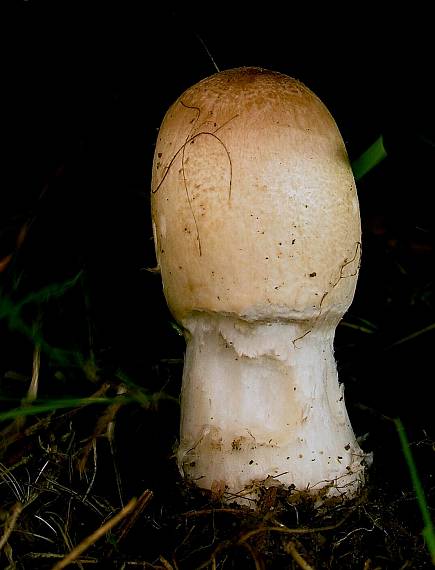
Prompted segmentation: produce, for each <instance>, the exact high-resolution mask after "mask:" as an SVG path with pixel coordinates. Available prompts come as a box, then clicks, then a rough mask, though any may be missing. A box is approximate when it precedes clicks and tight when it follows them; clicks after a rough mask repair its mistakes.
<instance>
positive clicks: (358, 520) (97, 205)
mask: <svg viewBox="0 0 435 570" xmlns="http://www.w3.org/2000/svg"><path fill="white" fill-rule="evenodd" d="M60 5H61V3H53V4H50V3H46V4H44V5H42V4H39V5H38V4H37V3H36V2H31V1H30V2H24V3H22V4H20V5H19V6H18V8H17V12H16V14H15V16H14V19H12V20H11V22H10V26H11V30H12V31H13V36H14V38H15V43H13V44H11V54H10V58H9V66H8V69H7V71H6V72H5V73H6V76H7V79H8V81H7V82H6V84H7V85H8V89H7V95H8V101H9V102H8V103H7V105H6V107H5V108H6V109H7V110H8V114H9V118H11V125H10V127H9V128H8V129H7V130H6V131H5V133H6V134H4V137H5V141H7V145H3V146H4V147H5V146H7V148H8V151H7V152H8V153H9V154H8V157H7V159H8V160H7V164H6V169H5V171H4V173H3V175H4V188H5V191H4V194H3V195H2V200H3V203H2V207H1V209H0V278H1V281H0V317H1V320H0V347H1V352H0V396H1V402H0V413H1V414H3V415H0V420H1V423H0V429H1V432H0V568H5V569H8V570H13V569H17V570H21V569H37V570H39V569H41V570H42V569H45V568H53V567H55V564H57V563H58V564H59V565H58V566H57V567H58V568H61V567H62V566H61V561H62V560H63V558H64V557H65V556H66V555H67V554H68V553H69V552H70V551H71V550H72V549H73V548H74V547H75V546H77V545H78V544H80V543H81V542H82V541H84V540H88V543H87V545H86V546H87V547H86V549H84V550H83V552H81V553H79V554H78V555H77V557H76V558H75V560H74V562H73V563H74V564H75V565H76V566H77V567H79V568H80V567H81V568H87V567H89V568H102V569H110V568H114V569H115V568H116V569H124V568H125V569H127V568H161V569H165V570H168V569H174V570H176V569H180V570H181V569H189V570H190V569H195V570H196V569H199V568H209V569H215V568H228V569H229V568H234V569H244V568H256V569H262V568H271V569H275V568H276V569H278V568H279V569H281V568H294V569H296V568H305V570H307V569H309V568H315V569H323V568H325V569H361V570H375V569H382V570H390V569H391V570H399V569H405V568H407V569H413V570H414V569H415V570H417V569H423V568H430V567H432V563H431V557H430V553H429V549H428V547H427V545H426V543H425V540H424V537H423V535H422V531H423V528H424V526H425V524H424V521H423V518H422V514H421V512H420V509H419V502H418V500H417V496H416V492H415V489H414V487H413V485H412V482H411V477H410V472H409V468H408V465H407V462H406V460H405V456H404V453H403V449H402V447H401V444H400V441H399V437H398V433H397V429H396V426H395V423H394V420H395V419H396V418H400V419H401V420H402V422H403V424H404V426H405V430H406V433H407V435H408V439H409V441H410V449H411V452H412V454H413V457H414V460H415V464H416V468H417V473H418V475H419V478H420V480H421V483H422V487H423V490H424V494H425V497H426V500H427V503H428V508H429V513H430V516H431V517H432V520H433V519H434V508H435V483H434V476H435V429H434V414H433V397H432V395H431V382H432V373H431V370H432V359H431V357H432V350H433V348H432V347H433V342H434V330H435V328H434V325H433V323H434V322H435V314H434V313H435V299H434V281H433V267H434V220H433V198H432V194H433V172H432V169H431V168H430V167H431V166H432V161H433V157H434V155H433V143H432V142H431V141H433V140H434V138H435V135H434V116H433V112H432V111H431V108H432V105H431V104H430V102H431V101H432V99H433V93H432V91H431V86H430V85H429V84H428V80H427V77H426V75H427V74H426V72H425V69H426V63H425V62H426V61H427V57H428V53H430V52H429V51H428V50H427V49H426V47H427V46H425V45H423V43H422V41H423V40H421V37H423V38H424V34H422V35H421V37H420V36H419V39H420V40H421V41H415V42H414V43H413V45H412V48H411V47H409V46H408V48H409V49H408V48H407V49H404V48H403V47H402V45H401V44H400V43H395V42H394V38H393V40H391V38H389V41H387V40H386V39H385V37H384V36H382V35H380V36H377V37H381V36H382V37H384V40H383V42H382V43H377V44H376V45H373V44H370V45H367V43H366V42H364V43H363V44H358V39H360V40H361V41H362V40H363V39H364V38H365V37H366V35H365V34H366V33H367V28H365V31H364V32H360V33H359V32H357V31H355V35H354V36H353V40H352V43H351V44H349V45H347V50H348V52H347V56H348V58H347V60H346V61H345V58H343V57H342V50H343V45H342V43H341V42H337V44H335V43H334V42H326V39H327V38H329V32H328V34H326V33H325V30H323V35H322V34H320V35H317V36H316V37H317V38H318V40H319V41H320V42H321V39H322V38H324V39H325V42H326V43H321V46H322V49H317V48H316V49H314V48H313V49H312V50H311V51H309V50H306V49H305V50H304V51H303V52H301V50H300V45H301V43H300V42H301V41H302V37H301V35H298V34H297V33H296V32H294V30H293V33H289V29H288V27H287V26H284V25H283V23H282V22H281V19H282V18H281V17H280V16H279V15H277V14H272V13H269V12H267V13H266V14H264V13H260V12H255V11H254V13H253V14H251V16H250V17H249V18H248V16H246V14H243V13H239V14H235V13H233V12H232V13H231V14H232V16H231V18H230V20H228V12H225V11H223V10H222V9H217V10H216V14H215V15H214V19H213V25H212V24H211V23H210V19H209V18H208V17H205V16H201V13H200V12H198V11H197V10H195V9H193V8H190V9H189V8H188V7H186V9H185V10H183V11H182V12H180V8H178V9H174V10H171V9H170V8H164V7H162V8H160V9H156V12H155V13H154V12H153V13H151V11H145V14H139V12H138V11H137V12H136V11H135V10H132V11H129V10H128V9H127V8H126V7H125V6H124V5H123V6H124V7H123V8H121V7H120V6H121V4H119V5H118V6H117V8H116V9H115V8H108V7H106V8H105V9H104V10H103V11H96V12H95V13H91V11H90V10H89V8H84V7H76V8H74V9H67V8H66V7H65V6H66V4H65V5H63V6H62V7H59V6H60ZM162 22H164V23H165V29H164V32H163V31H162ZM180 22H181V24H183V25H182V26H181V25H180ZM370 24H372V22H370ZM377 25H378V26H379V28H381V27H382V25H381V24H380V23H378V24H377ZM260 28H261V30H263V31H262V32H261V33H260ZM321 28H322V27H321V26H319V29H320V30H321ZM379 28H378V31H379ZM223 29H225V37H224V38H223V37H222V30H223ZM328 29H329V28H328ZM264 30H266V31H264ZM290 31H291V30H290ZM369 31H370V34H372V35H373V34H375V32H376V29H372V28H370V30H369ZM381 31H384V29H382V30H381ZM370 34H369V35H370ZM375 35H376V34H375ZM198 36H199V37H200V39H198ZM259 38H260V39H259ZM391 41H392V43H391ZM204 44H205V45H206V47H207V49H208V50H209V51H210V52H211V55H212V56H213V58H214V59H215V60H216V62H217V63H218V64H219V65H220V67H221V68H229V67H236V66H239V65H260V66H264V67H268V68H273V69H276V70H278V71H282V72H283V73H287V74H289V75H293V76H296V77H298V78H299V79H301V80H302V81H304V82H305V83H307V84H308V85H309V86H310V87H311V88H312V89H313V90H314V91H315V92H316V93H317V94H318V95H319V96H320V97H321V99H322V100H324V102H325V103H326V104H327V105H328V107H329V109H330V110H331V112H332V114H333V116H334V117H335V118H336V120H337V123H338V125H339V127H340V130H341V132H342V134H343V137H344V139H345V142H346V145H347V148H348V151H349V155H350V158H351V160H353V159H355V158H357V157H358V156H359V154H360V153H361V152H362V151H363V150H365V149H366V148H367V147H368V146H369V145H370V144H371V143H372V142H374V140H376V138H377V137H378V136H379V134H380V133H383V134H384V142H385V146H386V148H387V150H388V158H387V159H386V160H384V161H383V162H382V163H381V164H380V165H378V166H377V167H376V168H375V169H373V171H371V172H370V173H369V174H367V175H366V176H365V177H364V178H363V179H362V180H361V181H360V182H359V183H358V194H359V200H360V207H361V218H362V225H363V258H362V265H361V272H360V278H359V282H358V288H357V293H356V296H355V300H354V303H353V305H352V307H351V309H350V310H349V312H348V313H347V314H346V316H345V318H344V320H343V322H342V323H341V324H340V325H339V327H338V329H337V336H336V342H335V352H336V359H337V363H338V368H339V377H340V380H341V381H342V382H343V383H344V385H345V396H346V403H347V408H348V412H349V415H350V418H351V422H352V425H353V427H354V431H355V433H356V434H357V436H358V437H359V439H360V442H361V446H362V447H363V449H364V450H365V451H366V452H372V453H373V464H372V466H371V467H370V468H369V469H368V480H367V484H366V486H365V488H364V489H363V491H362V492H361V494H360V496H358V497H357V498H356V499H354V500H353V501H350V502H341V501H338V500H335V501H333V502H329V503H326V504H325V505H323V507H322V508H320V509H319V508H315V507H314V505H313V502H312V499H310V497H307V496H304V495H303V494H301V493H298V492H296V491H294V490H282V489H278V488H276V487H271V488H270V489H268V490H265V491H264V492H263V495H262V497H261V500H260V501H259V505H258V508H257V510H247V509H243V508H241V507H238V506H237V505H235V504H224V503H222V501H221V500H220V499H219V497H212V496H210V494H207V493H205V492H203V491H201V490H199V489H196V488H193V487H191V486H189V485H188V484H186V482H185V481H183V480H182V478H181V476H180V474H179V472H178V469H177V467H176V462H175V458H174V452H175V450H176V446H177V438H178V425H179V406H178V396H179V392H180V386H181V375H182V365H183V354H184V340H183V338H182V337H181V336H180V335H179V333H178V331H177V327H176V325H175V323H174V322H173V319H172V317H171V315H170V313H169V312H168V310H167V308H166V304H165V300H164V297H163V293H162V288H161V281H160V276H159V275H158V274H156V273H154V272H152V271H149V270H148V268H152V267H154V266H155V258H154V251H153V243H152V229H151V223H150V214H149V188H150V172H151V163H152V155H153V145H154V142H155V138H156V129H157V128H158V126H159V124H160V122H161V120H162V118H163V115H164V113H165V111H166V109H167V107H168V106H169V105H170V104H171V103H172V102H173V101H174V100H175V99H176V98H177V97H178V96H179V95H180V94H181V92H182V91H183V90H184V89H185V88H187V87H188V86H189V85H191V84H193V83H195V82H196V81H198V80H200V79H202V78H203V77H205V76H207V75H210V74H211V73H213V71H214V68H213V63H212V61H211V57H210V55H209V54H207V50H205V49H204ZM304 45H305V44H304ZM358 45H359V46H360V47H358ZM180 46H182V48H180ZM379 53H382V54H383V56H384V57H383V58H379V57H378V54H379ZM181 58H182V59H181ZM349 58H350V60H351V61H352V62H353V64H352V65H350V66H349V63H348V62H349ZM386 61H388V64H387V63H386ZM361 70H365V71H364V72H362V71H361ZM411 75H412V77H413V78H414V80H413V81H414V83H413V86H414V87H413V88H412V89H411V88H409V89H402V87H400V86H403V83H401V82H402V79H403V77H410V76H411ZM416 85H418V87H415V86H416ZM399 87H400V88H399ZM432 90H433V88H432ZM404 109H406V110H408V112H405V111H404ZM399 114H400V122H399V121H398V116H399ZM32 376H33V380H34V383H33V386H34V392H33V393H32V394H30V396H29V387H30V386H31V385H32V382H31V381H32ZM66 398H70V402H69V405H65V403H64V402H65V399H66ZM90 398H99V400H98V401H95V400H92V399H90ZM71 399H75V401H74V402H71ZM60 400H62V401H63V403H62V402H61V403H59V401H60ZM102 400H104V401H102ZM53 401H56V402H57V403H53ZM37 406H41V407H39V408H38V407H37ZM44 406H45V407H44ZM63 406H65V407H63ZM17 409H19V410H20V412H17V411H16V410H17ZM11 410H12V412H11V414H10V415H9V416H6V415H5V414H6V413H7V412H8V411H11ZM14 410H15V411H14ZM132 498H136V502H135V503H134V504H132V503H130V501H131V499H132ZM123 508H124V509H125V510H123ZM119 513H121V515H120V520H118V521H116V519H114V518H113V517H116V515H117V514H119ZM114 523H116V524H114ZM104 524H107V525H108V526H107V528H106V529H105V530H106V532H105V533H103V534H102V536H101V537H98V536H96V535H95V534H94V533H95V532H96V531H97V530H98V529H99V528H100V527H101V526H102V525H104ZM112 524H113V526H111V525H112Z"/></svg>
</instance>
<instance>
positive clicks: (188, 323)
mask: <svg viewBox="0 0 435 570" xmlns="http://www.w3.org/2000/svg"><path fill="white" fill-rule="evenodd" d="M152 219H153V230H154V240H155V247H156V254H157V259H158V264H159V267H160V269H161V274H162V281H163V289H164V294H165V297H166V300H167V303H168V306H169V308H170V310H171V312H172V314H173V316H174V317H175V319H176V320H177V321H178V323H179V324H180V325H181V327H182V328H183V330H184V335H185V339H186V343H187V348H186V355H185V362H184V371H183V380H182V391H181V427H180V443H179V448H178V454H177V457H178V465H179V469H180V470H181V472H182V474H183V475H184V476H185V477H186V478H187V479H189V480H190V481H192V482H194V483H195V484H196V485H197V486H199V487H202V488H205V489H211V490H213V491H219V490H220V491H225V497H226V498H227V499H228V500H232V499H233V498H235V497H236V498H238V500H239V502H240V501H243V497H245V498H246V499H247V500H248V501H252V500H253V499H255V497H257V496H258V493H259V490H260V489H261V487H262V485H267V484H268V483H267V482H269V483H271V482H273V483H274V484H282V485H284V486H285V487H290V486H292V488H296V489H299V490H305V491H309V492H310V493H312V494H314V495H318V496H325V495H327V496H331V495H342V496H343V497H352V496H354V495H355V494H356V493H357V491H358V489H359V488H360V486H361V484H362V483H363V481H364V470H365V467H364V454H363V452H362V451H361V449H360V447H359V445H358V443H357V441H356V438H355V435H354V432H353V430H352V427H351V425H350V422H349V418H348V414H347V411H346V408H345V403H344V399H343V386H342V385H340V384H339V382H338V378H337V368H336V363H335V360H334V354H333V340H334V334H335V328H336V326H337V324H338V323H339V321H340V320H341V318H342V316H343V314H344V313H345V311H346V310H347V309H348V307H349V305H350V303H351V301H352V299H353V296H354V292H355V286H356V281H357V276H358V270H359V265H360V254H361V229H360V218H359V207H358V199H357V195H356V189H355V183H354V178H353V175H352V170H351V167H350V165H349V161H348V157H347V153H346V149H345V146H344V143H343V140H342V137H341V135H340V133H339V130H338V128H337V125H336V124H335V122H334V120H333V118H332V117H331V115H330V113H329V112H328V110H327V109H326V107H325V105H324V104H323V103H322V102H321V101H320V100H319V99H318V97H316V95H314V94H313V93H312V92H311V91H310V90H309V89H308V88H307V87H306V86H305V85H303V84H302V83H301V82H299V81H297V80H296V79H293V78H291V77H288V76H286V75H283V74H281V73H277V72H272V71H268V70H265V69H260V68H253V67H245V68H238V69H230V70H227V71H223V72H219V73H217V74H215V75H212V76H211V77H208V78H206V79H204V80H202V81H200V82H199V83H197V84H196V85H194V86H193V87H191V88H189V89H187V90H186V91H185V92H184V93H183V94H182V95H181V97H179V98H178V99H177V101H175V103H174V104H173V105H172V106H171V107H170V109H169V110H168V112H167V113H166V115H165V117H164V120H163V123H162V125H161V128H160V131H159V135H158V140H157V145H156V149H155V156H154V163H153V174H152ZM265 482H266V483H265ZM293 486H294V487H293Z"/></svg>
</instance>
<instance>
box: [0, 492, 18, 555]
mask: <svg viewBox="0 0 435 570" xmlns="http://www.w3.org/2000/svg"><path fill="white" fill-rule="evenodd" d="M22 510H23V505H22V504H21V503H15V505H14V506H13V507H12V511H11V514H10V515H9V518H8V520H7V521H6V524H5V531H4V533H3V536H2V537H1V538H0V550H1V549H2V548H3V546H4V545H5V544H6V543H7V541H8V539H9V537H10V535H11V532H12V531H13V530H14V527H15V524H16V522H17V519H18V517H19V515H20V513H21V511H22Z"/></svg>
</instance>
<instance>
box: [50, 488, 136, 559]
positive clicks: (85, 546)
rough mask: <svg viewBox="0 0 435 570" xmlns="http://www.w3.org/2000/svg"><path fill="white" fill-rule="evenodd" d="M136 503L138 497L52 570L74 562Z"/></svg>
mask: <svg viewBox="0 0 435 570" xmlns="http://www.w3.org/2000/svg"><path fill="white" fill-rule="evenodd" d="M135 505H136V499H131V501H130V502H129V503H128V504H127V505H125V507H124V508H123V509H122V510H121V511H119V513H118V514H116V515H115V516H113V517H112V518H111V519H109V520H108V521H107V522H106V523H104V524H103V526H100V528H97V530H96V531H94V532H93V533H92V534H91V535H89V536H87V537H86V538H85V539H84V540H82V542H80V544H78V545H77V546H76V547H75V548H73V549H72V550H71V552H70V553H69V554H67V555H66V556H65V558H63V559H62V560H60V561H59V562H58V563H57V564H55V565H54V566H53V568H52V570H62V568H66V567H67V566H68V565H69V564H71V563H72V562H74V561H75V560H76V558H78V557H79V556H80V555H81V554H82V553H83V552H84V551H85V550H87V549H88V548H89V547H90V546H92V545H93V544H94V543H95V542H96V541H97V540H98V539H100V538H101V537H102V536H104V535H105V534H106V533H107V532H109V530H111V529H112V528H113V527H114V526H115V525H117V524H118V523H119V522H120V521H121V520H122V519H123V518H124V517H125V516H126V515H128V513H129V512H131V511H132V510H133V509H134V507H135Z"/></svg>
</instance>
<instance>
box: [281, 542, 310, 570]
mask: <svg viewBox="0 0 435 570" xmlns="http://www.w3.org/2000/svg"><path fill="white" fill-rule="evenodd" d="M285 549H286V552H288V553H289V554H290V556H291V557H292V558H293V560H294V561H295V562H296V564H297V565H298V566H299V567H300V568H302V570H314V568H313V567H312V566H311V565H310V564H308V562H307V561H306V560H305V559H304V558H302V556H301V555H300V554H299V552H298V551H297V550H296V546H295V543H294V542H289V543H288V544H286V546H285Z"/></svg>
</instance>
